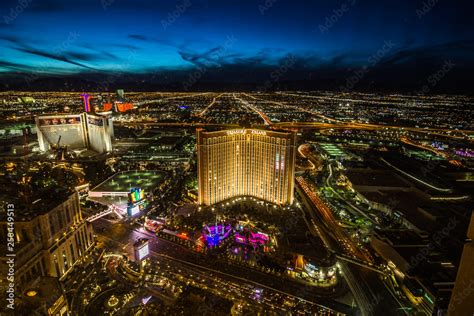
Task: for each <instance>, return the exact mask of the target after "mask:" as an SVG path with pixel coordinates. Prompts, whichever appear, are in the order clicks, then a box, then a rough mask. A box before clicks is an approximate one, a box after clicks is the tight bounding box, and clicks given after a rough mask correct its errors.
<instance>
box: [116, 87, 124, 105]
mask: <svg viewBox="0 0 474 316" xmlns="http://www.w3.org/2000/svg"><path fill="white" fill-rule="evenodd" d="M116 96H117V101H121V102H123V101H124V100H125V92H124V91H123V89H117V91H116Z"/></svg>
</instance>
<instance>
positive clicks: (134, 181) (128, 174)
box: [95, 170, 165, 192]
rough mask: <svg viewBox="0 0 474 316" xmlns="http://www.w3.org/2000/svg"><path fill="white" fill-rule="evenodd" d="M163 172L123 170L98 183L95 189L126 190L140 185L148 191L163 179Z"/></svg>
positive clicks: (107, 190)
mask: <svg viewBox="0 0 474 316" xmlns="http://www.w3.org/2000/svg"><path fill="white" fill-rule="evenodd" d="M164 177H165V174H164V173H163V172H161V171H150V170H148V171H139V170H135V171H125V172H121V173H117V174H115V175H114V176H113V177H112V178H109V179H108V180H107V181H105V182H104V183H102V184H100V185H99V186H98V187H97V188H95V190H96V191H106V192H128V191H130V189H131V188H134V187H140V188H142V189H143V190H145V191H149V190H151V189H153V188H155V187H157V186H158V185H160V183H161V182H162V181H163V179H164Z"/></svg>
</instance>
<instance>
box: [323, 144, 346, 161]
mask: <svg viewBox="0 0 474 316" xmlns="http://www.w3.org/2000/svg"><path fill="white" fill-rule="evenodd" d="M319 146H321V148H322V149H323V150H324V152H325V153H326V154H328V155H329V156H330V157H331V158H345V157H347V154H346V153H345V152H344V151H343V150H342V149H341V148H339V146H338V145H335V144H331V143H322V144H319Z"/></svg>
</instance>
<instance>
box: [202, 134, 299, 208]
mask: <svg viewBox="0 0 474 316" xmlns="http://www.w3.org/2000/svg"><path fill="white" fill-rule="evenodd" d="M295 146H296V134H295V133H292V132H275V131H266V130H258V129H234V130H224V131H217V132H206V131H204V130H202V129H198V130H197V151H198V182H199V204H203V205H211V204H214V203H217V202H220V201H223V200H226V199H228V198H232V197H235V196H254V197H257V198H259V199H263V200H266V201H269V202H271V203H275V204H279V205H285V204H292V203H293V191H294V168H295V159H296V149H295Z"/></svg>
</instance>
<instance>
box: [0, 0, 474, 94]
mask: <svg viewBox="0 0 474 316" xmlns="http://www.w3.org/2000/svg"><path fill="white" fill-rule="evenodd" d="M470 3H471V2H470V1H448V0H425V1H417V0H410V1H389V0H387V1H362V0H346V1H329V0H328V1H316V0H314V1H309V0H308V1H294V0H293V1H283V0H266V1H264V0H254V1H230V0H221V1H198V0H179V1H176V2H175V1H143V0H134V1H126V0H94V1H91V0H85V1H66V0H64V1H60V0H43V1H40V0H17V1H9V0H8V1H5V0H3V1H1V4H0V23H1V24H0V47H1V49H0V83H1V84H2V89H3V90H5V89H15V88H16V89H32V90H34V89H46V88H58V89H66V90H67V89H69V90H76V89H91V90H100V89H112V88H115V87H116V86H119V85H120V86H123V87H126V88H133V89H142V90H150V89H158V88H169V89H175V90H199V89H211V90H212V89H216V90H218V89H259V88H260V89H264V90H266V89H339V90H373V91H379V90H380V91H384V90H387V91H396V90H398V89H400V90H404V91H405V90H406V91H409V92H413V93H417V92H418V90H419V89H420V87H422V86H423V85H426V84H427V83H428V84H429V85H430V87H432V89H430V91H429V92H437V91H442V92H466V93H467V92H470V91H469V85H470V83H471V82H472V80H471V77H472V71H473V70H474V62H473V58H472V56H474V54H473V53H474V19H473V18H472V12H473V8H474V6H473V5H472V4H470ZM262 87H263V88H262Z"/></svg>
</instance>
